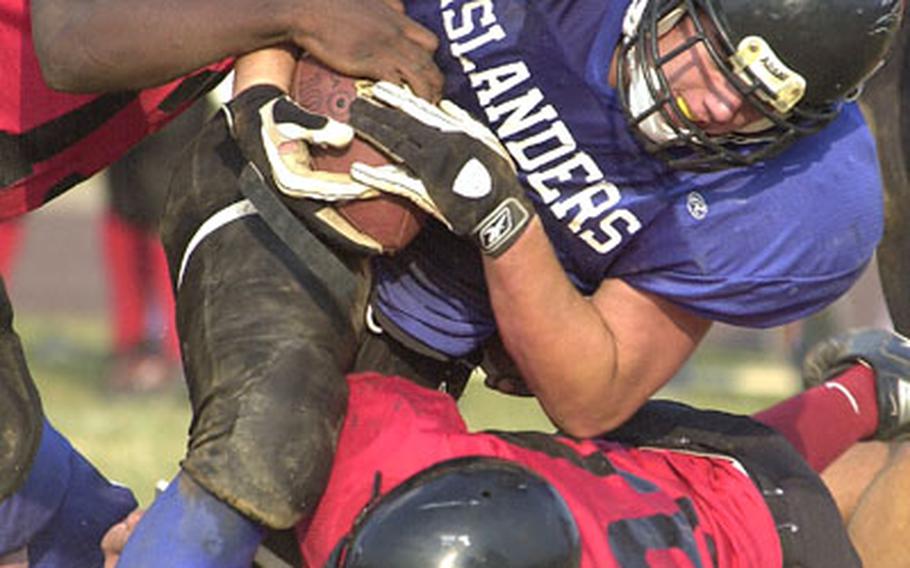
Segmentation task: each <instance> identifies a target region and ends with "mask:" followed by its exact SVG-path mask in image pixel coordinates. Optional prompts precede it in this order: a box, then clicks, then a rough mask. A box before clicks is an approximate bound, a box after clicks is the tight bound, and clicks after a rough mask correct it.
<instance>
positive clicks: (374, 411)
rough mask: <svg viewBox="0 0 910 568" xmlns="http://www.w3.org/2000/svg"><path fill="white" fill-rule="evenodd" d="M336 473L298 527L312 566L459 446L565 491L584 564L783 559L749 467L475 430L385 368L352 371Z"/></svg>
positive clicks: (772, 562)
mask: <svg viewBox="0 0 910 568" xmlns="http://www.w3.org/2000/svg"><path fill="white" fill-rule="evenodd" d="M348 382H349V388H350V398H349V406H348V414H347V418H346V419H345V424H344V427H343V429H342V432H341V438H340V440H339V444H338V451H337V453H336V456H335V463H334V466H333V470H332V477H331V481H330V482H329V485H328V488H327V490H326V493H325V495H324V496H323V498H322V501H321V502H320V505H319V508H318V509H317V512H316V515H315V517H314V518H313V519H312V522H311V523H310V524H309V525H308V526H307V527H306V529H305V530H304V528H303V527H301V530H300V534H301V537H302V538H303V535H304V533H305V539H303V540H302V544H301V549H302V553H303V555H304V557H305V559H306V561H307V563H308V565H309V566H324V565H325V562H326V560H327V559H328V558H329V557H330V555H331V553H332V550H333V549H334V548H335V547H336V546H337V545H338V544H339V542H340V541H341V540H342V539H343V537H344V536H345V535H346V534H347V533H348V532H349V531H350V529H351V527H352V525H353V523H354V520H355V518H356V517H357V515H358V514H359V513H360V512H361V510H362V509H363V508H364V506H365V505H366V504H367V503H368V502H370V501H371V498H373V497H374V495H373V492H374V483H375V480H376V479H377V474H378V475H379V479H380V480H381V487H380V491H381V492H382V493H383V494H385V493H387V492H388V491H389V490H391V489H392V488H393V487H395V486H396V485H398V484H399V483H401V482H402V481H404V480H406V479H407V478H409V477H410V476H412V475H413V474H415V473H417V472H419V471H422V470H424V469H426V468H428V467H430V466H432V465H434V464H436V463H439V462H442V461H446V460H450V459H453V458H457V457H463V456H492V457H499V458H503V459H506V460H509V461H513V462H517V463H520V464H522V465H523V466H525V467H527V468H529V469H531V470H533V471H534V472H536V473H537V474H539V475H541V476H542V477H544V478H545V479H546V480H547V481H549V482H550V483H552V484H553V486H554V487H555V488H556V489H557V490H558V491H559V493H560V494H561V495H562V497H563V498H564V499H565V501H566V503H567V504H568V506H569V508H570V509H571V511H572V514H573V516H574V517H575V520H576V523H577V525H578V528H579V531H580V533H581V537H582V562H581V566H586V567H592V568H593V567H609V566H781V565H782V564H783V555H782V549H781V544H780V543H781V541H780V538H779V537H778V529H777V527H776V524H777V523H776V522H775V519H774V518H773V517H772V514H771V511H770V509H769V506H768V505H767V503H766V501H765V499H764V497H763V496H762V494H761V492H760V491H759V489H758V487H757V486H756V484H755V483H754V482H753V481H752V479H751V478H750V477H749V475H748V474H747V473H746V471H745V470H744V469H742V466H740V465H738V463H737V462H736V461H734V460H732V459H730V458H726V457H724V456H721V455H701V454H695V453H687V452H681V451H674V450H667V449H660V448H636V447H630V446H627V445H624V444H620V443H617V442H611V441H604V440H599V441H581V442H577V441H572V440H570V439H567V438H564V437H559V436H550V435H545V434H539V433H497V432H485V433H475V434H472V433H469V432H468V430H467V427H466V426H465V424H464V422H463V420H462V419H461V417H460V415H459V413H458V409H457V407H456V405H455V402H454V401H453V400H452V398H451V397H449V396H447V395H445V394H443V393H439V392H435V391H431V390H429V389H425V388H422V387H419V386H416V385H414V384H413V383H410V382H408V381H406V380H403V379H400V378H394V377H384V376H381V375H377V374H373V373H370V374H361V375H353V376H351V377H350V378H349V380H348Z"/></svg>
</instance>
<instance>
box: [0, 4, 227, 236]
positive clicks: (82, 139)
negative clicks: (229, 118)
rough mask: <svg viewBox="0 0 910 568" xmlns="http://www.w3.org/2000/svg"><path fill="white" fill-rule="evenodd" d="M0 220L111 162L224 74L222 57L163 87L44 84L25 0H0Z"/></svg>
mask: <svg viewBox="0 0 910 568" xmlns="http://www.w3.org/2000/svg"><path fill="white" fill-rule="evenodd" d="M0 42H2V45H0V53H2V54H3V56H2V57H0V73H2V76H3V77H4V81H5V84H4V89H3V90H2V91H0V187H2V188H3V189H2V190H0V219H5V218H9V217H14V216H16V215H20V214H22V213H25V212H26V211H30V210H32V209H35V208H36V207H39V206H41V205H43V204H44V203H46V202H47V201H49V200H50V199H52V198H54V197H56V196H57V195H60V194H61V193H63V192H64V191H65V190H67V189H69V188H70V187H72V186H74V185H76V184H77V183H79V182H81V181H83V180H85V179H87V178H88V177H89V176H91V175H92V174H94V173H95V172H97V171H99V170H101V169H103V168H104V167H106V166H108V165H110V164H111V163H112V162H114V161H115V160H117V158H119V157H120V156H122V155H123V154H124V153H125V152H126V151H127V150H128V149H129V148H130V147H132V146H133V145H135V144H136V143H137V142H139V141H140V140H141V139H143V138H144V137H145V136H147V135H148V134H150V133H152V132H155V131H157V130H158V129H160V128H161V127H162V126H163V125H164V124H166V123H167V122H168V121H169V120H170V119H171V118H173V117H174V116H175V115H176V114H178V113H180V112H181V111H182V110H184V109H185V108H186V107H187V106H188V105H189V104H190V103H191V102H192V101H193V100H195V99H196V98H198V97H199V96H200V95H202V94H204V93H206V92H207V91H208V90H210V89H211V88H212V87H213V86H214V85H216V84H217V83H218V82H219V81H220V80H221V78H223V77H224V75H225V74H226V73H227V70H228V69H229V67H230V66H231V61H230V60H225V61H222V62H219V63H216V64H213V65H211V66H209V67H206V68H204V69H202V70H199V71H197V72H195V73H193V74H191V75H189V76H187V77H184V78H181V79H178V80H175V81H173V82H171V83H168V84H166V85H163V86H160V87H155V88H152V89H145V90H141V91H127V92H120V93H110V94H105V95H75V94H69V93H61V92H58V91H54V90H52V89H51V88H50V87H48V86H47V85H46V84H45V83H44V80H43V79H42V76H41V70H40V68H39V65H38V60H37V57H36V56H35V50H34V45H33V43H32V34H31V17H30V13H29V2H28V1H27V0H0Z"/></svg>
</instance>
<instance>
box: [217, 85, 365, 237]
mask: <svg viewBox="0 0 910 568" xmlns="http://www.w3.org/2000/svg"><path fill="white" fill-rule="evenodd" d="M224 112H225V113H226V115H227V117H228V120H229V121H230V125H231V134H232V136H233V137H234V140H235V141H236V142H237V145H238V146H239V147H240V151H241V152H242V153H243V155H244V156H245V157H246V159H247V160H249V161H250V162H251V163H252V164H253V165H254V166H255V167H256V170H258V172H259V174H260V175H261V176H262V177H263V179H265V181H266V182H267V183H268V184H269V185H270V186H272V187H273V188H275V189H277V190H278V192H279V195H281V196H282V200H283V202H284V204H285V205H286V206H287V207H288V208H290V209H291V210H292V211H293V212H294V214H295V215H296V216H297V217H298V218H299V219H300V220H302V221H303V222H304V223H305V224H306V225H307V227H309V228H310V229H311V230H312V231H314V232H315V233H317V234H318V235H320V236H321V237H323V238H324V239H325V240H327V241H328V242H329V243H330V244H332V245H334V246H338V247H340V248H342V249H344V250H347V251H351V252H356V253H368V254H371V253H376V252H383V247H382V245H381V244H380V243H378V242H377V241H375V240H374V239H373V238H372V237H370V236H369V235H367V234H365V233H363V232H361V231H360V230H359V229H357V228H355V227H354V226H353V225H351V224H350V223H349V222H348V221H347V220H346V219H345V218H344V217H343V216H341V215H339V214H338V213H337V212H336V211H335V209H334V207H333V205H334V203H336V202H339V201H346V200H351V199H366V198H370V197H375V196H376V195H378V192H377V191H376V190H375V189H372V188H370V187H367V186H365V185H361V184H359V183H357V182H355V181H354V180H352V179H351V177H350V175H348V174H344V173H335V172H324V171H319V170H313V169H312V168H311V166H310V151H309V147H310V145H311V144H315V145H318V146H323V147H326V146H329V147H334V148H344V147H345V146H347V145H348V144H350V142H351V140H352V139H353V137H354V131H353V129H351V127H350V126H348V125H346V124H343V123H341V122H338V121H335V120H333V119H331V118H329V117H326V116H322V115H319V114H314V113H311V112H309V111H307V110H305V109H303V107H301V106H300V105H298V104H297V103H296V102H294V101H293V100H292V99H291V98H290V97H288V96H287V95H286V94H285V93H284V92H283V91H282V90H281V89H279V88H278V87H275V86H272V85H256V86H254V87H250V88H249V89H246V90H244V91H243V92H241V93H240V94H239V95H238V96H237V97H236V98H234V99H233V100H232V101H230V102H229V103H228V104H227V105H225V106H224Z"/></svg>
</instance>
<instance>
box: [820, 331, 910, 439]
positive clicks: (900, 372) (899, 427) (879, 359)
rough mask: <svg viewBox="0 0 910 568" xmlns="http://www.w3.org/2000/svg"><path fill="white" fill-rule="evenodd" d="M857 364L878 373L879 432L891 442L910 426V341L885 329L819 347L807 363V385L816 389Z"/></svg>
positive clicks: (857, 333) (843, 336)
mask: <svg viewBox="0 0 910 568" xmlns="http://www.w3.org/2000/svg"><path fill="white" fill-rule="evenodd" d="M857 363H860V364H864V365H867V366H869V367H871V368H872V370H873V371H874V372H875V391H876V398H877V400H878V415H879V419H878V429H877V430H876V433H875V437H876V438H877V439H880V440H891V439H893V438H894V437H895V436H897V435H901V434H904V433H905V432H904V430H906V429H907V428H908V426H910V341H908V340H907V338H905V337H904V336H902V335H900V334H898V333H896V332H892V331H886V330H883V329H859V330H852V331H848V332H846V333H842V334H840V335H837V336H835V337H832V338H830V339H826V340H824V341H821V342H819V343H817V344H816V345H815V346H814V347H812V349H810V350H809V352H808V353H807V354H806V357H805V359H803V373H802V374H803V385H804V386H806V387H813V386H816V385H819V384H821V383H823V382H825V381H827V380H829V379H832V378H834V377H836V376H837V375H839V374H841V373H843V372H844V371H845V370H847V369H848V368H849V367H851V366H853V365H856V364H857Z"/></svg>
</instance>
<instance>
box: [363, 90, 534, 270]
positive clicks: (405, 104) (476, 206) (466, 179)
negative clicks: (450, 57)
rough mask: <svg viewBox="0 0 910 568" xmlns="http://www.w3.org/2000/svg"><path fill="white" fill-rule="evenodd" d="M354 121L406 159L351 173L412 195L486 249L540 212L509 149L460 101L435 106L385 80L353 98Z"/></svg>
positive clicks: (497, 247)
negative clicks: (522, 179) (393, 163)
mask: <svg viewBox="0 0 910 568" xmlns="http://www.w3.org/2000/svg"><path fill="white" fill-rule="evenodd" d="M351 125H352V126H353V127H354V128H355V129H356V130H357V133H358V134H359V135H361V136H363V137H364V138H366V139H368V140H370V141H371V142H372V143H373V144H374V145H376V146H377V147H379V148H381V149H382V150H383V151H384V152H386V153H387V154H388V155H389V156H390V157H391V158H393V159H394V160H396V161H397V162H399V163H400V164H401V166H398V165H392V166H380V167H373V166H368V165H366V164H361V163H355V164H353V166H352V167H351V177H353V178H354V179H355V180H356V181H358V182H360V183H362V184H364V185H367V186H370V187H373V188H376V189H378V190H380V191H384V192H387V193H393V194H396V195H400V196H402V197H405V198H406V199H409V200H411V201H412V202H413V203H415V204H416V205H417V206H418V207H420V208H421V209H423V210H424V211H427V212H428V213H429V214H430V215H433V216H434V217H436V218H437V219H439V220H440V221H441V222H442V223H443V224H445V225H446V226H447V227H448V228H449V229H450V230H451V231H452V232H454V233H455V234H457V235H460V236H464V237H471V238H473V239H474V240H475V241H476V243H477V245H478V246H479V248H480V250H481V252H483V253H485V254H488V255H492V256H498V255H500V254H502V253H503V252H504V251H505V250H507V249H508V248H509V247H510V246H511V245H512V244H513V243H514V242H515V241H516V240H517V239H518V237H519V236H521V234H522V232H523V231H524V228H525V227H526V226H527V225H528V223H529V222H530V221H531V219H532V218H533V216H534V208H533V206H532V205H531V202H530V201H529V200H528V198H527V197H526V196H525V193H524V189H523V188H522V186H521V184H519V182H518V180H517V179H516V177H515V170H514V168H513V166H512V162H511V160H509V158H508V154H507V153H506V151H505V150H504V149H503V148H502V146H500V144H499V142H498V141H497V140H496V137H495V136H494V135H493V133H492V132H490V131H489V130H488V129H487V128H486V127H485V126H483V125H482V124H480V123H479V122H477V121H476V120H474V119H473V118H471V117H470V115H468V113H467V112H465V111H464V110H462V109H461V108H459V107H458V106H456V105H455V104H453V103H451V102H449V101H443V102H441V103H440V104H439V106H434V105H432V104H430V103H428V102H426V101H424V100H423V99H420V98H418V97H416V96H414V95H413V94H411V92H410V91H408V90H407V89H405V88H403V87H399V86H396V85H393V84H392V83H388V82H384V81H381V82H379V83H375V84H374V85H372V86H371V87H368V88H366V89H364V90H363V92H361V93H360V94H359V96H358V98H357V99H356V100H355V101H354V103H353V104H352V105H351Z"/></svg>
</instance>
